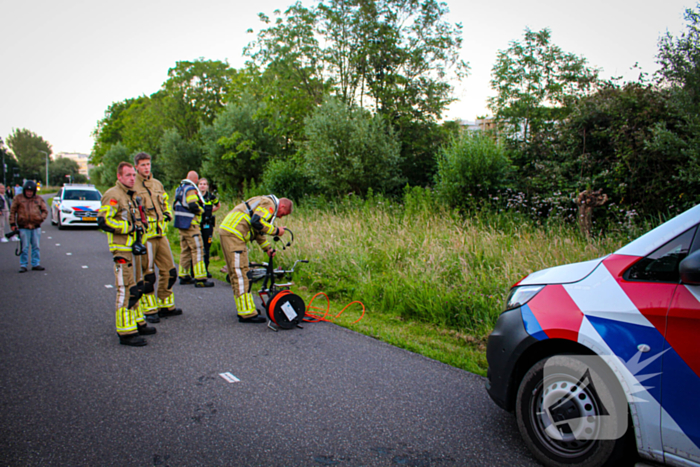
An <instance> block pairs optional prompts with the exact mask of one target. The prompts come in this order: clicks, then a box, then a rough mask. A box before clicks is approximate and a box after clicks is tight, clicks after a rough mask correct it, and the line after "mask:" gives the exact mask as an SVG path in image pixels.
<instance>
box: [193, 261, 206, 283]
mask: <svg viewBox="0 0 700 467" xmlns="http://www.w3.org/2000/svg"><path fill="white" fill-rule="evenodd" d="M192 269H193V270H194V278H195V279H197V280H203V279H206V278H207V270H206V268H205V267H204V261H199V262H197V263H195V264H194V266H193V267H192Z"/></svg>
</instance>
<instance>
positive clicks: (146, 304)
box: [141, 292, 158, 314]
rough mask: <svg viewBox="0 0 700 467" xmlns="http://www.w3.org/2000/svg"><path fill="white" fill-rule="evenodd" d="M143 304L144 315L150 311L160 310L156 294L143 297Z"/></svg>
mask: <svg viewBox="0 0 700 467" xmlns="http://www.w3.org/2000/svg"><path fill="white" fill-rule="evenodd" d="M141 301H142V303H143V309H144V313H146V314H148V312H149V311H155V310H157V309H158V299H157V298H156V295H155V292H153V293H149V294H146V295H144V296H143V297H141Z"/></svg>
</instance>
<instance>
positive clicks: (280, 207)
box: [219, 195, 293, 323]
mask: <svg viewBox="0 0 700 467" xmlns="http://www.w3.org/2000/svg"><path fill="white" fill-rule="evenodd" d="M292 209H293V204H292V202H291V201H290V200H288V199H287V198H281V199H277V197H275V196H274V195H267V196H256V197H254V198H251V199H249V200H248V201H245V202H243V203H241V204H239V205H238V206H236V207H235V208H233V210H232V211H231V212H229V213H228V215H227V216H226V218H225V219H224V221H223V222H222V223H221V226H220V227H219V235H220V238H221V249H222V250H223V252H224V257H225V258H226V267H227V268H228V275H229V279H230V280H231V288H232V289H233V295H234V297H235V298H236V310H237V312H238V321H240V322H242V323H264V322H265V318H263V317H261V316H258V312H257V310H256V309H255V303H254V302H253V294H252V293H250V284H249V281H248V269H249V266H248V250H247V242H252V241H253V240H255V241H256V242H257V243H258V244H259V245H260V248H262V250H263V251H264V252H266V253H267V254H268V256H270V257H272V256H274V254H275V250H273V249H272V246H271V245H270V241H269V240H268V239H267V238H265V235H274V236H282V235H284V227H275V225H274V221H275V218H277V217H284V216H286V215H288V214H291V212H292Z"/></svg>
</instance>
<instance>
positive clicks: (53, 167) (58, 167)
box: [49, 157, 84, 186]
mask: <svg viewBox="0 0 700 467" xmlns="http://www.w3.org/2000/svg"><path fill="white" fill-rule="evenodd" d="M69 177H70V178H69ZM70 180H72V181H73V182H75V183H78V182H82V181H84V176H82V175H81V174H80V167H78V163H77V162H75V161H74V160H72V159H68V158H67V157H60V158H58V159H55V160H53V161H51V162H50V163H49V181H50V182H51V185H52V186H61V185H63V184H64V183H68V182H69V181H70Z"/></svg>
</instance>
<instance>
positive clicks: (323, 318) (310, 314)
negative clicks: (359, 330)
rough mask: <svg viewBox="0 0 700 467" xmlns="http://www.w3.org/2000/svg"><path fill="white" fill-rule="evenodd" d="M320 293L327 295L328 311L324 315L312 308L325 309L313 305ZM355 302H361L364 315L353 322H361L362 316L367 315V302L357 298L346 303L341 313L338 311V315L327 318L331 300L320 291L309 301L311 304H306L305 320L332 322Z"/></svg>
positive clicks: (309, 321) (308, 321) (310, 321)
mask: <svg viewBox="0 0 700 467" xmlns="http://www.w3.org/2000/svg"><path fill="white" fill-rule="evenodd" d="M319 295H323V296H324V297H326V312H325V313H323V316H321V315H320V314H317V313H315V312H312V311H311V310H318V311H323V308H319V307H317V306H313V305H312V304H313V302H314V300H316V297H318V296H319ZM355 303H359V304H360V305H361V306H362V315H360V317H359V318H358V319H357V320H356V321H353V322H352V324H355V323H357V322H359V321H360V320H361V319H362V318H364V317H365V304H364V303H362V302H361V301H359V300H355V301H354V302H350V303H348V304H347V305H345V308H343V309H342V310H340V313H338V314H337V315H335V316H333V317H331V318H327V316H328V313H330V311H331V300H330V299H329V298H328V295H326V294H325V293H323V292H319V293H317V294H316V295H314V296H313V298H312V299H311V300H310V301H309V304H308V305H307V306H306V317H304V321H305V322H307V323H318V322H319V321H326V322H329V323H332V322H333V321H335V320H336V319H338V318H339V317H340V315H342V314H343V313H344V312H345V310H347V309H348V307H349V306H350V305H353V304H355ZM309 317H311V318H309Z"/></svg>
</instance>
